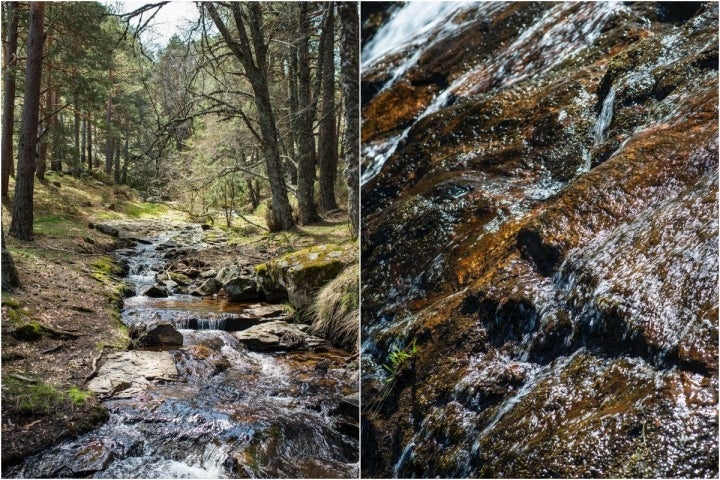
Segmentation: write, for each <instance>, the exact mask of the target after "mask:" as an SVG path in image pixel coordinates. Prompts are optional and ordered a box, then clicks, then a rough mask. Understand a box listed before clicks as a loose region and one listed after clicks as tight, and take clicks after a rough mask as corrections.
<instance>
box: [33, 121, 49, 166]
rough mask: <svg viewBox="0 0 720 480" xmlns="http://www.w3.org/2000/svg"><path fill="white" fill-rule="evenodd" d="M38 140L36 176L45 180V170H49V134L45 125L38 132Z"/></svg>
mask: <svg viewBox="0 0 720 480" xmlns="http://www.w3.org/2000/svg"><path fill="white" fill-rule="evenodd" d="M38 133H39V135H38V137H39V138H38V141H37V146H36V149H35V152H36V154H37V164H36V165H35V176H36V177H37V179H38V180H45V172H46V171H47V152H48V144H47V135H48V130H47V128H46V127H45V126H44V125H40V131H39V132H38Z"/></svg>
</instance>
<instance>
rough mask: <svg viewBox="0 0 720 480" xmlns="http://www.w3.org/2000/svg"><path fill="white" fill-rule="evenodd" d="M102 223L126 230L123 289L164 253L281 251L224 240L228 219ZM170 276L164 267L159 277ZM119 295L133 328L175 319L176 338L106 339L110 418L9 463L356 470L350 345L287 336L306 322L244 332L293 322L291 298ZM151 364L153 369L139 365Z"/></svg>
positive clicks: (213, 257) (248, 256)
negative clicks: (223, 222)
mask: <svg viewBox="0 0 720 480" xmlns="http://www.w3.org/2000/svg"><path fill="white" fill-rule="evenodd" d="M102 225H103V226H100V225H96V226H95V227H96V228H98V227H99V228H100V229H102V230H106V233H110V234H112V235H114V236H115V237H116V238H118V239H119V240H120V241H122V242H123V243H125V245H126V246H125V247H124V248H121V249H119V250H118V251H117V257H118V259H119V260H120V263H121V264H123V265H125V274H126V278H125V283H129V284H130V285H129V286H130V287H131V288H128V287H127V286H126V287H125V290H126V291H134V292H136V293H142V292H143V290H144V289H145V288H146V287H147V286H148V285H150V284H155V283H158V282H161V281H163V279H162V278H161V274H162V273H163V272H167V271H168V270H169V268H168V267H169V266H170V264H172V267H173V269H175V270H176V267H177V266H178V265H179V264H181V263H182V264H184V265H186V266H189V265H192V266H193V268H198V267H200V268H198V272H200V271H201V270H202V271H205V272H208V271H215V272H216V273H217V272H219V271H222V266H223V265H226V264H227V263H228V260H229V259H232V258H233V257H232V256H231V255H229V251H232V252H233V253H234V254H236V256H235V257H234V259H235V260H234V262H233V264H234V265H235V266H236V267H238V268H239V269H242V268H243V267H244V265H243V264H242V262H246V263H247V264H253V265H255V264H260V263H263V262H264V261H267V260H270V259H272V258H274V256H275V255H276V254H278V253H279V252H278V250H279V249H278V248H274V247H272V246H271V245H267V244H265V245H250V246H246V247H237V246H236V247H234V248H231V247H228V246H227V245H226V238H223V235H222V233H221V232H218V231H213V230H210V231H207V230H203V228H202V227H201V226H200V225H188V224H184V223H180V222H158V221H155V220H153V221H147V222H137V221H132V222H106V223H105V224H102ZM106 227H112V228H116V229H117V231H115V232H113V231H107V228H106ZM126 242H132V246H130V244H127V243H126ZM205 267H207V268H205ZM191 275H194V274H192V273H191ZM208 275H209V274H208ZM175 279H176V280H182V278H180V277H176V278H175ZM171 281H173V280H170V279H165V282H166V284H165V286H170V287H172V284H171V283H170V282H171ZM176 283H177V282H176ZM168 284H169V285H168ZM124 303H125V307H124V308H123V310H122V312H121V319H122V322H123V324H124V325H125V326H126V327H128V328H129V332H130V335H131V336H132V335H133V327H134V326H136V325H139V324H142V323H157V322H161V323H162V322H170V323H172V327H173V329H175V331H176V332H177V333H179V334H180V335H181V342H182V347H180V346H179V345H177V346H170V345H166V346H164V347H163V346H157V345H155V346H151V345H148V346H139V345H138V344H137V343H136V344H135V347H134V348H133V349H132V350H130V351H127V352H123V351H122V350H120V351H116V352H115V353H113V352H112V351H113V350H116V349H110V350H106V351H105V353H104V354H103V355H102V358H101V359H100V360H99V361H98V362H97V363H93V365H94V366H95V367H96V368H95V370H94V371H93V372H92V374H91V375H89V376H90V377H91V379H90V381H89V382H88V387H89V388H91V390H94V391H96V392H97V393H98V395H99V396H100V397H101V398H104V401H103V405H104V406H105V408H107V410H108V412H109V415H110V419H109V421H108V422H107V423H105V424H104V425H102V426H101V427H100V428H98V429H96V430H93V431H91V432H89V433H87V434H85V435H82V436H80V437H77V438H75V439H72V440H70V441H66V442H63V443H61V444H59V445H56V446H54V447H52V448H51V449H49V450H45V451H44V452H41V453H39V454H38V455H36V456H35V457H32V458H29V459H26V461H25V462H24V464H23V465H22V466H19V467H14V468H11V469H9V470H7V474H8V475H11V476H42V477H56V476H67V475H71V476H79V475H81V476H88V475H95V476H109V477H118V476H119V477H129V476H133V477H146V478H149V477H158V476H159V477H168V476H200V477H208V476H210V477H235V476H243V477H247V476H254V477H256V476H279V477H287V476H289V477H296V476H299V477H307V476H310V477H327V476H330V477H347V476H356V473H354V472H356V471H357V464H356V462H357V450H358V447H357V437H358V425H357V401H356V396H357V383H358V373H357V360H356V357H353V355H352V354H350V353H348V352H345V351H343V350H339V349H336V348H332V347H330V346H329V345H328V343H327V342H324V341H322V339H317V337H314V338H316V339H317V340H316V341H315V343H312V342H306V344H305V345H300V344H299V343H298V342H289V343H288V342H285V343H283V342H282V341H283V340H284V339H287V338H286V337H293V338H292V340H297V339H296V338H294V337H295V336H296V335H301V334H304V331H305V330H307V328H305V326H303V325H298V327H299V328H297V331H290V333H288V332H287V330H283V331H281V332H280V333H279V335H278V337H279V338H278V341H277V342H276V343H275V344H265V343H264V344H263V346H261V347H258V345H257V344H255V343H253V342H251V341H248V340H246V341H243V340H242V339H239V338H237V336H239V335H241V334H245V335H246V336H247V332H243V331H248V330H251V328H249V327H252V326H259V325H263V326H264V327H267V326H274V327H277V326H278V325H280V324H285V325H287V326H288V327H291V326H294V325H296V324H295V322H294V320H295V319H294V318H293V316H292V314H289V313H288V310H287V307H283V305H280V306H278V305H275V306H273V305H271V304H266V303H263V302H261V299H260V298H254V299H252V300H251V301H248V302H244V303H237V302H230V301H228V300H227V299H217V298H213V297H212V296H210V297H205V298H204V299H203V298H201V297H196V296H190V295H188V294H178V295H172V294H171V295H170V296H169V297H167V298H151V297H148V296H145V295H140V296H137V295H136V296H131V297H130V298H128V299H126V300H125V302H124ZM264 333H265V337H264V338H265V339H266V337H267V331H265V332H264ZM276 333H277V332H276ZM307 337H308V338H310V337H312V336H311V335H309V334H308V335H307ZM268 345H269V346H268ZM143 365H146V366H148V367H149V370H147V371H144V372H143V371H142V368H143ZM108 372H112V374H111V375H110V376H106V374H107V373H108ZM123 372H124V373H125V375H126V378H122V375H123ZM353 405H355V407H354V408H355V412H356V413H355V418H354V420H353V413H352V412H353Z"/></svg>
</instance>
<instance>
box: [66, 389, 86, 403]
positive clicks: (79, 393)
mask: <svg viewBox="0 0 720 480" xmlns="http://www.w3.org/2000/svg"><path fill="white" fill-rule="evenodd" d="M67 396H68V399H69V400H70V401H71V402H72V403H73V404H74V405H78V406H79V405H82V404H83V403H85V401H86V400H87V399H88V398H90V397H92V393H91V392H89V391H87V390H80V389H79V388H77V387H70V389H69V390H68V392H67Z"/></svg>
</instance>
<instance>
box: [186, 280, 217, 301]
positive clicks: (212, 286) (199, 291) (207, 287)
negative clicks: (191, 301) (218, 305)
mask: <svg viewBox="0 0 720 480" xmlns="http://www.w3.org/2000/svg"><path fill="white" fill-rule="evenodd" d="M221 288H222V284H221V283H220V282H218V281H217V280H215V278H212V277H210V278H208V279H207V280H205V281H204V282H203V283H201V284H200V286H198V287H197V288H196V289H195V290H193V292H192V293H193V295H200V296H202V297H205V296H208V295H214V294H216V293H217V292H218V291H219V290H220V289H221Z"/></svg>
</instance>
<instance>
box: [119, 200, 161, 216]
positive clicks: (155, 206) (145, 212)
mask: <svg viewBox="0 0 720 480" xmlns="http://www.w3.org/2000/svg"><path fill="white" fill-rule="evenodd" d="M123 210H124V212H125V214H126V215H127V216H129V217H132V218H142V217H159V216H162V215H163V214H164V213H166V212H167V211H168V207H166V206H165V205H162V204H160V203H145V202H128V203H125V204H123Z"/></svg>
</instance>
